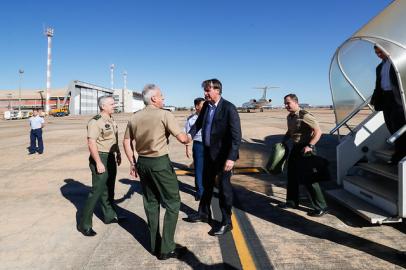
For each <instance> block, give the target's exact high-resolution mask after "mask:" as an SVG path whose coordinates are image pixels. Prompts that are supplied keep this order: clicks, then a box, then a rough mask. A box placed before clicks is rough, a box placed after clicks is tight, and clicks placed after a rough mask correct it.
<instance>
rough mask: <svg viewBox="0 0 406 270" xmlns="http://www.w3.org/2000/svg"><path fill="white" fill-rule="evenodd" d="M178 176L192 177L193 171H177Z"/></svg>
mask: <svg viewBox="0 0 406 270" xmlns="http://www.w3.org/2000/svg"><path fill="white" fill-rule="evenodd" d="M175 173H176V175H191V174H193V173H192V172H191V171H185V170H175Z"/></svg>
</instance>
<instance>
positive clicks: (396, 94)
mask: <svg viewBox="0 0 406 270" xmlns="http://www.w3.org/2000/svg"><path fill="white" fill-rule="evenodd" d="M374 49H375V53H376V55H377V56H378V57H379V58H380V59H382V62H381V63H380V64H379V65H378V66H377V67H376V84H375V90H374V93H373V95H372V98H371V104H372V105H374V108H375V110H376V111H383V117H384V119H385V124H386V126H387V128H388V130H389V132H390V134H394V133H395V132H396V131H398V130H399V129H400V128H401V127H403V126H404V125H405V124H406V120H405V113H404V110H403V104H402V98H401V96H400V91H399V83H398V79H397V77H396V72H395V69H394V68H393V65H392V63H391V61H390V59H389V58H388V56H387V55H386V54H385V53H384V52H383V51H382V50H381V49H380V48H378V47H377V46H374ZM404 156H406V132H405V133H403V135H401V136H400V137H399V138H398V139H397V140H396V141H395V153H394V154H393V156H392V158H391V159H390V161H389V162H388V163H389V164H395V165H396V164H397V163H398V162H399V161H400V160H401V159H402V158H403V157H404Z"/></svg>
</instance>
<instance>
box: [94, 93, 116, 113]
mask: <svg viewBox="0 0 406 270" xmlns="http://www.w3.org/2000/svg"><path fill="white" fill-rule="evenodd" d="M109 98H112V99H113V100H114V98H113V96H101V97H99V99H98V100H97V104H98V105H99V108H100V110H103V105H104V104H106V102H107V99H109Z"/></svg>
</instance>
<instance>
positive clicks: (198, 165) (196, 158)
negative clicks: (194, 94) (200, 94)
mask: <svg viewBox="0 0 406 270" xmlns="http://www.w3.org/2000/svg"><path fill="white" fill-rule="evenodd" d="M203 103H204V98H196V99H195V100H194V105H195V113H193V114H192V115H191V116H189V117H188V118H187V121H186V124H185V131H186V133H187V132H189V131H190V128H191V127H192V126H193V125H194V124H195V122H196V120H197V117H198V116H199V113H200V111H201V110H202V107H203ZM203 151H204V146H203V142H202V132H201V130H199V132H197V133H196V135H195V136H194V137H193V148H192V152H193V165H194V168H195V188H196V195H195V200H196V201H200V199H201V198H202V196H203V190H204V188H203V160H204V154H203V153H204V152H203ZM186 156H187V157H188V158H190V146H189V145H188V144H186Z"/></svg>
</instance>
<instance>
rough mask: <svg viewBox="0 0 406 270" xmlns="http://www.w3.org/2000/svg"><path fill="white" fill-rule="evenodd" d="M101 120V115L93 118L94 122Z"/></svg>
mask: <svg viewBox="0 0 406 270" xmlns="http://www.w3.org/2000/svg"><path fill="white" fill-rule="evenodd" d="M100 118H101V115H100V114H98V115H95V116H94V117H93V119H94V120H99V119H100Z"/></svg>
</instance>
